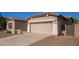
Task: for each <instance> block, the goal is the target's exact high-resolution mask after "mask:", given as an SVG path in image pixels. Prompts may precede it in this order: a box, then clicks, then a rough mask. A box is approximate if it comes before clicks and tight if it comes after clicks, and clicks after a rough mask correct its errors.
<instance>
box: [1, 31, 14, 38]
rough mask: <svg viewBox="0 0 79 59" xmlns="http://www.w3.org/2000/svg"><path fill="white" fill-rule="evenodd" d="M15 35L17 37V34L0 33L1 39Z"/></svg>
mask: <svg viewBox="0 0 79 59" xmlns="http://www.w3.org/2000/svg"><path fill="white" fill-rule="evenodd" d="M13 35H15V34H11V33H6V31H0V39H1V38H5V37H8V36H13Z"/></svg>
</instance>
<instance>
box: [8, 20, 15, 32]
mask: <svg viewBox="0 0 79 59" xmlns="http://www.w3.org/2000/svg"><path fill="white" fill-rule="evenodd" d="M9 23H12V28H9ZM7 30H8V31H11V32H12V33H14V31H15V22H14V21H8V22H7Z"/></svg>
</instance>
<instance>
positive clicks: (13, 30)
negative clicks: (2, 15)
mask: <svg viewBox="0 0 79 59" xmlns="http://www.w3.org/2000/svg"><path fill="white" fill-rule="evenodd" d="M15 26H16V25H15V21H13V25H12V27H13V29H12V33H13V34H14V33H15Z"/></svg>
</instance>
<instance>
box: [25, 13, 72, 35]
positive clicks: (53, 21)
mask: <svg viewBox="0 0 79 59" xmlns="http://www.w3.org/2000/svg"><path fill="white" fill-rule="evenodd" d="M26 20H27V23H28V24H27V32H33V33H42V34H50V35H56V36H58V35H65V33H66V28H65V26H66V25H72V20H71V19H70V17H65V16H62V15H57V14H50V13H47V14H39V15H34V16H31V17H29V18H27V19H26Z"/></svg>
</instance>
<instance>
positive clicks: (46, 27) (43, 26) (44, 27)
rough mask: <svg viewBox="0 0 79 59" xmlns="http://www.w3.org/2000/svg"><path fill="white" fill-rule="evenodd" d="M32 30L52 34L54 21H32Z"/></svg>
mask: <svg viewBox="0 0 79 59" xmlns="http://www.w3.org/2000/svg"><path fill="white" fill-rule="evenodd" d="M31 32H34V33H43V34H52V22H39V23H31Z"/></svg>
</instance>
